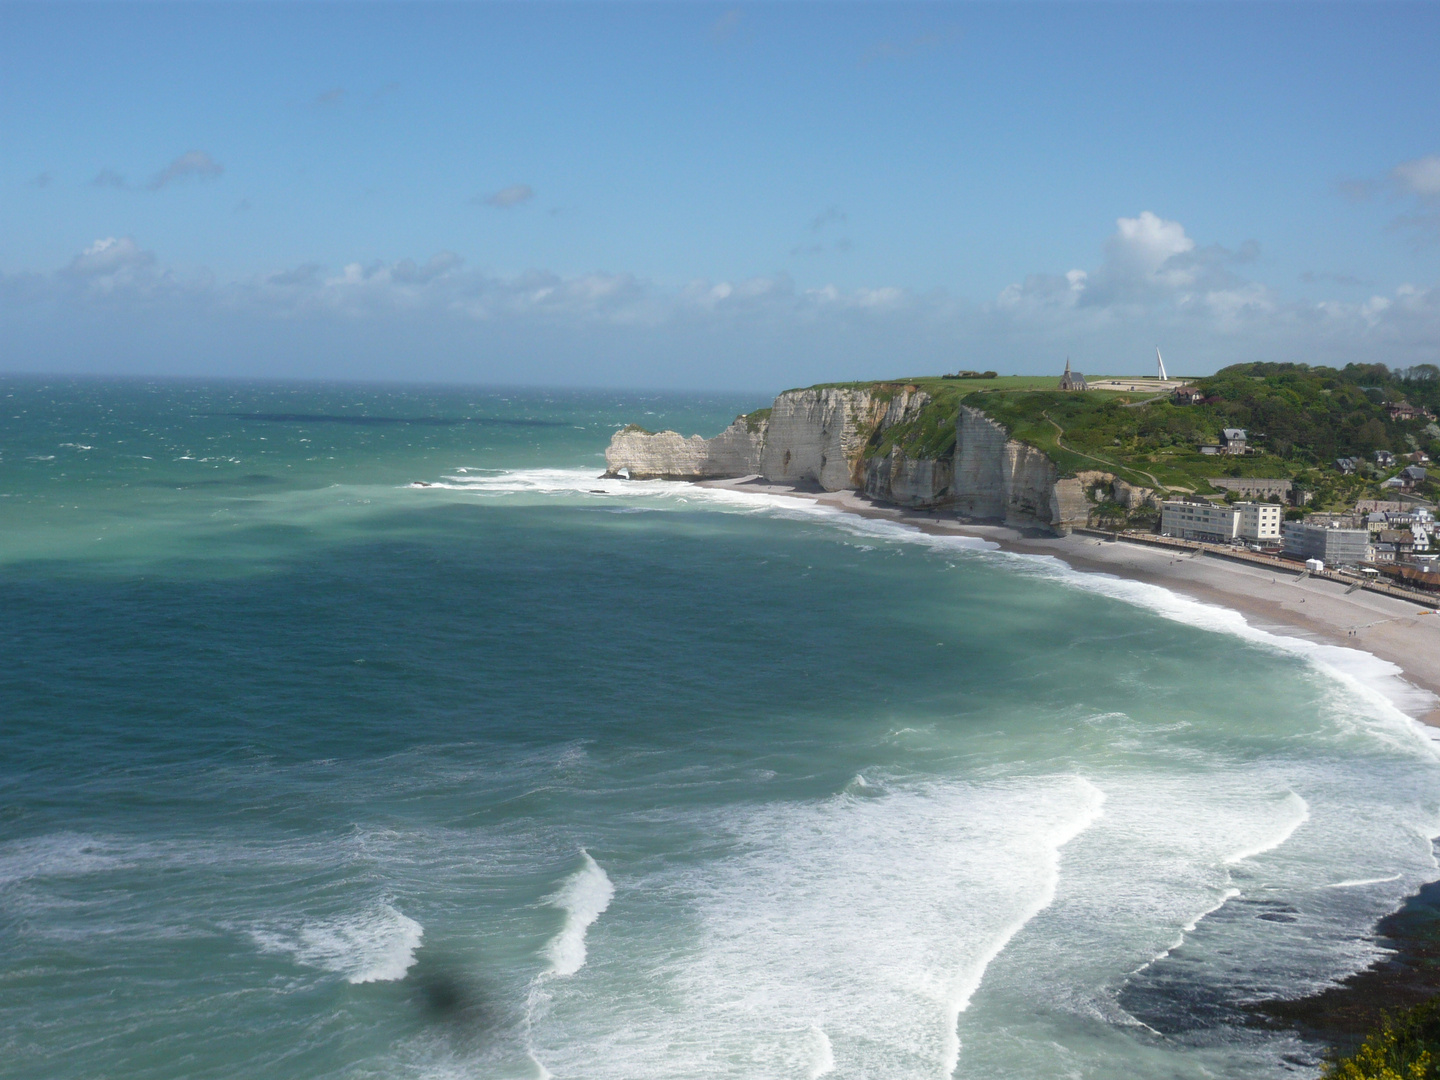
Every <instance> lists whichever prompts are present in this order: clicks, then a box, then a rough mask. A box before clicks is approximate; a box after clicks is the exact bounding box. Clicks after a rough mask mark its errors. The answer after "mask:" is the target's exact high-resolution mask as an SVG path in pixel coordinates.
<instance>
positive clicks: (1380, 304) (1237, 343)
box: [0, 214, 1440, 386]
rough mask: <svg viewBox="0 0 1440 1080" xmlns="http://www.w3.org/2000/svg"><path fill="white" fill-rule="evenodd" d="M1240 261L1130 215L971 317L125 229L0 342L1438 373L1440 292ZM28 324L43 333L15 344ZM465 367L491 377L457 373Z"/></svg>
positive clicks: (875, 299) (787, 292)
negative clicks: (246, 256)
mask: <svg viewBox="0 0 1440 1080" xmlns="http://www.w3.org/2000/svg"><path fill="white" fill-rule="evenodd" d="M1246 257H1247V255H1246V249H1245V247H1244V246H1243V245H1242V246H1241V247H1240V248H1239V249H1238V250H1237V251H1233V252H1232V251H1228V250H1227V249H1225V248H1222V247H1219V246H1218V245H1209V246H1206V245H1203V244H1202V243H1200V242H1199V241H1197V240H1196V239H1195V238H1193V237H1191V236H1190V235H1189V233H1188V232H1187V230H1186V229H1184V228H1183V226H1182V225H1181V224H1180V223H1178V222H1175V221H1167V220H1165V219H1163V218H1160V217H1158V216H1157V215H1154V214H1148V215H1147V214H1140V215H1138V216H1136V217H1133V218H1122V219H1120V220H1119V221H1118V222H1117V223H1116V226H1115V229H1114V232H1113V234H1112V235H1111V236H1110V237H1109V238H1108V240H1105V241H1104V242H1102V243H1101V244H1099V245H1097V263H1098V265H1097V266H1095V267H1094V268H1093V269H1081V268H1075V269H1071V270H1069V271H1067V272H1064V273H1037V274H1032V275H1030V276H1028V277H1026V278H1025V279H1024V280H1023V281H1022V282H1018V283H1016V284H1012V285H1010V286H1008V287H1007V288H1006V289H1004V290H1003V291H1002V292H1001V293H1000V294H999V295H998V296H997V297H996V298H995V299H994V300H993V301H991V302H989V303H980V304H976V303H971V302H968V301H966V300H964V299H963V298H959V297H956V296H953V295H951V294H947V293H945V292H943V291H934V292H929V293H921V292H915V291H912V290H907V289H903V288H899V287H897V286H893V285H887V284H884V283H883V282H882V283H876V284H873V285H865V286H859V287H841V286H840V285H838V284H835V283H833V282H832V283H828V284H819V285H816V286H814V287H802V286H800V285H797V284H796V282H795V281H793V280H792V279H791V278H790V277H788V276H787V275H785V274H783V273H779V274H772V275H756V276H752V277H746V278H732V279H724V280H714V279H704V278H700V279H696V280H693V281H691V282H689V283H688V284H686V285H683V286H681V287H679V288H670V287H665V286H662V285H659V284H657V283H655V282H652V281H647V280H645V279H644V278H640V277H637V276H636V275H634V274H627V273H608V272H594V273H587V274H578V275H572V276H562V275H559V274H555V273H552V272H549V271H544V270H530V271H526V272H523V273H520V274H515V275H511V276H497V275H492V274H487V273H485V272H483V271H480V270H475V269H471V268H469V267H467V266H466V265H465V264H464V261H463V260H462V259H461V257H460V256H459V255H458V254H456V253H454V252H450V251H440V252H437V253H435V254H433V255H431V256H429V257H428V258H426V259H424V260H420V259H408V258H407V259H399V260H397V261H393V262H391V261H386V262H381V261H375V262H369V263H362V262H351V263H348V264H345V265H343V266H340V267H333V266H332V267H330V268H328V269H327V268H326V267H324V266H322V265H321V264H319V263H316V262H308V263H301V264H299V265H296V266H292V267H289V268H277V269H276V270H275V271H272V272H268V273H264V274H257V275H254V276H251V277H246V278H242V279H238V280H231V281H228V282H217V281H215V280H214V279H213V278H212V277H211V276H210V275H208V274H207V273H203V272H195V273H190V274H188V275H182V274H179V273H177V272H176V271H174V270H171V269H168V268H166V267H164V266H163V265H160V264H159V263H158V261H157V259H156V258H155V256H154V255H153V254H152V253H150V252H148V251H145V250H143V249H142V247H141V246H140V244H139V243H138V242H137V241H136V240H135V238H133V237H130V236H123V237H105V238H103V239H100V240H97V241H96V242H95V243H93V244H91V245H90V246H88V247H87V248H86V249H85V250H84V251H82V252H80V253H79V254H78V255H76V256H75V257H74V258H73V259H72V260H71V261H70V262H69V264H68V265H66V266H65V267H64V268H63V269H61V270H58V271H52V272H49V273H38V272H30V273H25V274H15V275H10V276H8V277H0V328H3V329H5V330H6V331H7V333H6V334H4V335H0V336H8V337H9V340H10V348H11V349H12V350H14V349H19V348H21V347H22V346H23V348H25V349H27V350H31V351H34V350H36V349H40V350H42V351H43V350H45V349H48V350H51V352H52V353H53V352H55V351H56V350H59V349H61V348H62V346H63V344H64V343H65V342H67V341H70V342H72V346H71V347H72V349H73V351H74V353H75V355H90V352H87V351H86V350H87V348H90V346H92V345H93V344H94V342H93V341H92V342H90V343H89V344H76V342H79V341H80V339H79V338H78V337H76V336H75V335H79V334H82V333H83V330H82V329H79V328H83V327H85V326H87V325H88V326H93V327H101V326H103V327H106V328H107V329H106V330H105V334H107V335H108V337H99V338H97V339H96V340H102V341H106V342H117V343H119V342H124V341H127V340H133V341H134V342H136V343H137V344H135V345H134V347H133V350H132V351H133V353H134V355H135V356H136V357H138V358H139V359H137V360H136V361H135V362H136V363H137V364H148V363H152V361H150V360H147V359H145V357H148V356H151V355H154V356H157V357H158V356H160V355H161V354H162V353H163V350H164V348H166V347H172V345H173V342H174V341H175V340H177V339H176V338H175V337H174V335H175V334H176V333H178V332H179V331H177V330H176V328H179V327H190V328H192V329H191V330H190V331H187V332H190V333H192V334H193V343H192V346H191V349H192V351H193V350H194V349H200V351H201V352H205V351H206V348H205V347H203V346H207V344H208V345H209V346H213V347H215V348H217V349H218V348H221V347H222V346H223V347H225V348H230V349H232V351H233V352H234V354H235V357H236V358H235V359H234V360H233V361H232V363H233V364H234V366H235V369H236V372H237V373H241V372H255V371H256V370H257V367H256V365H257V364H259V363H261V360H257V359H252V357H263V358H264V360H263V362H264V363H266V364H270V365H272V366H271V368H270V369H269V370H270V371H271V372H272V373H284V372H287V371H288V372H291V373H302V372H303V373H313V372H314V371H315V370H316V369H314V368H310V367H306V366H305V365H307V364H310V363H311V360H310V359H309V357H310V356H312V355H315V354H316V353H315V350H320V351H321V352H323V351H325V350H326V349H329V350H331V351H332V352H333V353H335V354H336V355H337V356H340V355H341V354H343V356H345V357H354V358H356V359H355V363H357V364H358V363H360V362H361V360H360V358H365V357H369V359H368V360H365V363H366V364H368V365H369V366H368V367H367V368H365V370H366V371H367V372H368V373H369V374H373V375H376V376H377V377H395V376H402V377H403V376H405V375H413V374H419V371H417V370H416V369H412V368H409V367H404V368H393V367H387V366H386V365H392V366H393V365H394V364H397V363H400V361H397V360H396V359H395V357H396V356H397V355H398V354H397V352H396V349H397V348H398V347H399V346H400V345H402V344H404V343H407V342H412V341H419V340H422V339H423V340H424V341H425V342H426V343H427V344H426V346H425V348H424V349H423V350H418V351H417V350H416V349H415V348H408V347H407V348H402V349H400V352H401V353H404V354H405V355H407V356H411V357H418V356H420V355H421V353H423V354H424V355H425V357H427V359H424V360H415V361H413V362H414V363H423V364H426V365H431V368H429V369H427V370H431V369H433V370H435V371H440V370H444V371H445V373H446V374H447V376H454V377H461V376H464V375H465V372H466V371H470V372H471V374H470V376H467V377H496V378H499V377H502V375H503V373H504V371H506V370H510V369H505V368H504V367H503V365H504V364H505V363H507V362H514V363H521V364H523V365H529V364H531V363H537V364H542V368H536V369H535V371H536V372H537V373H538V372H540V371H541V370H542V369H543V370H550V369H545V368H543V365H546V364H551V363H552V361H551V360H549V359H545V360H543V361H542V360H538V359H536V357H539V356H544V357H551V356H553V357H555V358H565V357H569V359H568V360H564V363H566V364H569V365H570V367H569V368H567V369H565V370H567V371H569V372H571V373H572V374H568V375H556V376H555V378H556V379H557V380H558V381H567V380H569V381H575V380H580V381H584V382H585V383H587V384H589V385H604V384H606V383H610V384H612V385H615V384H617V383H620V382H622V381H623V383H626V384H629V385H647V384H648V385H691V386H703V385H709V386H721V385H731V386H735V385H749V386H763V385H767V384H773V385H778V384H782V383H783V384H787V385H794V384H799V383H802V382H804V381H806V380H811V381H813V380H816V379H827V378H832V379H833V378H860V377H866V376H877V377H879V376H887V375H888V376H893V375H895V374H897V373H905V372H909V373H914V372H921V371H925V370H940V369H942V368H944V367H946V366H950V367H953V366H954V363H955V362H956V361H955V357H956V356H957V355H959V356H963V357H965V358H966V360H965V363H966V365H967V366H972V367H975V366H978V367H981V368H995V369H996V370H1001V371H1006V370H1009V371H1030V372H1033V371H1037V370H1038V371H1045V370H1049V369H1050V368H1052V367H1053V368H1055V369H1056V370H1058V368H1059V366H1060V365H1062V364H1063V361H1064V357H1065V355H1066V354H1067V353H1068V354H1069V355H1071V356H1073V357H1075V359H1076V364H1077V366H1078V367H1080V368H1081V369H1082V370H1086V371H1105V370H1108V371H1115V372H1123V371H1133V370H1140V369H1141V363H1142V361H1144V360H1145V359H1146V358H1147V357H1149V356H1150V355H1152V353H1151V350H1152V349H1153V343H1154V342H1155V341H1157V340H1159V341H1163V342H1169V343H1172V344H1170V345H1167V347H1166V358H1167V360H1169V359H1170V358H1171V356H1172V353H1173V354H1174V356H1175V360H1176V362H1177V364H1181V365H1182V370H1187V373H1188V372H1200V371H1204V370H1210V369H1213V368H1214V367H1217V366H1220V365H1222V364H1226V363H1233V362H1237V361H1240V360H1263V359H1270V360H1299V361H1306V362H1311V363H1338V364H1343V363H1346V362H1348V361H1350V360H1354V359H1365V360H1370V361H1380V362H1384V363H1387V364H1390V365H1391V366H1410V365H1411V364H1414V363H1418V362H1426V361H1433V360H1434V342H1435V341H1436V340H1440V287H1427V286H1425V285H1422V284H1411V285H1406V286H1402V287H1401V288H1399V289H1396V290H1393V291H1389V292H1386V291H1383V290H1379V291H1374V295H1373V296H1371V297H1370V298H1369V299H1366V300H1363V301H1341V300H1333V299H1322V300H1320V301H1319V302H1315V301H1312V300H1298V299H1297V300H1289V299H1285V298H1284V297H1282V296H1281V295H1280V294H1279V293H1278V292H1277V291H1276V290H1275V289H1273V288H1271V287H1270V286H1269V285H1267V284H1265V283H1264V282H1260V281H1254V280H1243V279H1241V278H1239V277H1238V276H1236V274H1235V271H1234V268H1235V267H1237V266H1239V265H1242V263H1243V260H1244V258H1246ZM1243 265H1244V266H1245V267H1246V268H1247V270H1248V269H1249V268H1250V267H1252V266H1253V265H1255V264H1243ZM24 327H28V328H30V329H31V330H32V331H33V333H32V335H31V337H29V338H24V339H23V340H22V338H21V337H20V336H19V328H24ZM12 331H13V332H12ZM95 333H96V334H97V335H98V334H99V333H100V331H99V330H96V331H95ZM221 338H223V339H224V340H223V341H221V340H220V339H221ZM157 342H158V343H159V344H156V343H157ZM167 342H170V343H172V345H167V344H166V343H167ZM245 342H250V343H251V345H250V348H249V351H248V352H247V351H245V349H243V348H242V345H243V344H244V343H245ZM147 343H148V344H147ZM307 343H308V344H307ZM387 343H388V344H387ZM342 344H343V346H344V347H343V349H342V348H341V345H342ZM118 347H119V346H118V345H117V348H118ZM173 347H174V348H177V349H178V346H173ZM157 349H158V350H160V351H159V352H156V351H155V350H157ZM306 349H308V350H310V351H308V352H307V351H305V350H306ZM292 354H293V355H292ZM36 355H41V353H36ZM177 355H178V353H177ZM285 357H289V359H288V360H285V362H284V364H282V363H281V360H282V358H285ZM447 357H449V359H448V360H447V359H446V358H447ZM477 357H478V358H484V359H483V363H486V364H490V365H492V366H493V365H495V364H500V365H502V367H501V369H500V371H501V374H499V375H494V376H484V375H483V373H476V372H475V371H474V370H473V368H466V367H464V365H465V364H467V363H470V364H474V363H481V362H482V361H481V360H477V359H475V358H477ZM507 357H508V358H510V359H509V361H507V360H506V358H507ZM601 357H607V358H608V359H606V360H604V362H603V363H602V362H601V359H600V358H601ZM587 358H588V359H587ZM335 362H336V363H340V361H339V360H336V361H335ZM345 362H347V363H348V362H349V361H348V360H346V361H345ZM406 363H410V361H407V362H406ZM553 363H554V364H555V365H561V364H562V360H561V359H555V360H554V361H553ZM446 364H448V365H449V366H448V368H444V367H443V365H446ZM247 365H248V366H247ZM647 365H648V366H647ZM152 370H153V368H152ZM329 370H330V373H332V374H343V373H344V372H345V371H347V370H353V371H358V370H360V369H359V368H343V367H342V368H334V367H332V368H331V369H329ZM523 370H527V371H528V370H531V369H530V368H529V367H524V368H523ZM554 370H559V368H555V369H554ZM682 372H683V373H684V374H683V376H682V374H680V373H682ZM746 373H748V374H746ZM767 373H768V374H767ZM504 377H507V378H513V377H515V376H514V375H509V376H504ZM534 377H535V378H537V379H538V378H540V375H539V374H536V375H535V376H534Z"/></svg>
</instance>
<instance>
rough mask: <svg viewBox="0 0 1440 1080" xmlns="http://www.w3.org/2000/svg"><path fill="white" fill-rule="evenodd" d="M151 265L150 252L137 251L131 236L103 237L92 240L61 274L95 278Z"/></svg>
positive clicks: (152, 254) (152, 258)
mask: <svg viewBox="0 0 1440 1080" xmlns="http://www.w3.org/2000/svg"><path fill="white" fill-rule="evenodd" d="M154 261H155V255H154V253H153V252H149V251H141V250H140V245H138V244H137V243H135V238H134V237H132V236H121V237H119V238H116V237H114V236H107V237H106V238H105V239H103V240H96V241H95V242H94V243H93V244H91V245H90V246H89V247H87V248H86V249H85V250H84V251H82V252H81V253H80V254H79V255H76V256H75V258H74V259H72V260H71V261H70V265H69V266H67V267H66V268H65V270H64V273H65V275H66V276H68V277H72V278H96V277H107V276H111V275H114V274H119V273H121V272H123V271H127V270H130V271H133V270H135V269H138V268H140V267H145V266H149V265H151V264H152V263H154Z"/></svg>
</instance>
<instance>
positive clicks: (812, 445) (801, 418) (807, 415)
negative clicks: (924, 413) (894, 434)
mask: <svg viewBox="0 0 1440 1080" xmlns="http://www.w3.org/2000/svg"><path fill="white" fill-rule="evenodd" d="M929 401H930V395H929V394H925V393H921V392H920V391H918V390H913V389H903V390H901V391H899V392H898V393H896V394H894V395H893V396H892V397H890V399H889V400H888V401H887V400H885V399H884V398H882V397H881V396H880V395H878V394H876V393H875V392H873V391H872V390H868V389H866V390H854V389H837V388H828V389H820V390H788V391H786V392H785V393H783V394H781V395H780V396H779V397H777V398H776V399H775V404H774V406H773V407H772V408H771V410H770V423H769V426H768V428H767V430H766V433H765V450H764V453H763V455H762V456H761V465H760V470H759V471H760V473H761V474H762V475H763V476H764V477H765V478H766V479H768V480H774V481H777V482H779V483H789V484H794V483H805V482H810V483H816V484H819V485H820V486H821V487H822V488H824V489H825V490H826V491H843V490H845V489H846V488H858V487H861V486H863V485H864V483H865V462H864V460H863V458H862V454H861V452H862V451H863V450H864V449H865V444H866V443H867V442H869V441H870V437H871V436H872V435H874V434H875V432H876V431H883V430H884V429H885V428H887V427H890V426H892V425H894V424H898V423H902V422H904V421H906V420H909V419H911V418H913V416H914V415H915V414H916V413H918V412H919V411H920V410H921V409H922V408H924V406H925V405H927V404H928V403H929Z"/></svg>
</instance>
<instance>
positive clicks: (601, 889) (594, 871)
mask: <svg viewBox="0 0 1440 1080" xmlns="http://www.w3.org/2000/svg"><path fill="white" fill-rule="evenodd" d="M580 858H581V860H582V862H581V865H580V868H579V869H578V870H576V871H575V872H574V873H573V874H571V875H570V876H569V877H568V878H566V879H565V883H564V884H563V885H561V886H560V888H558V889H556V890H555V891H554V892H553V893H551V894H550V895H549V896H547V897H545V899H544V901H542V902H543V903H545V904H546V905H548V906H550V907H553V908H559V909H560V910H561V911H563V912H565V922H564V923H563V924H562V925H561V927H560V931H559V933H557V934H556V935H555V936H554V937H553V938H551V939H550V941H549V943H548V944H546V946H545V953H544V955H545V958H546V959H547V960H549V961H550V966H549V967H548V968H546V969H545V970H544V971H542V972H540V973H539V974H538V975H536V976H535V977H534V978H533V979H531V980H530V989H529V992H528V993H527V994H526V1001H525V1043H526V1047H525V1049H526V1053H527V1054H528V1056H529V1058H530V1060H531V1061H532V1062H533V1063H534V1065H535V1068H536V1076H537V1080H550V1076H551V1073H550V1070H549V1069H547V1068H545V1065H544V1063H543V1062H541V1060H540V1059H539V1058H538V1057H537V1056H536V1054H535V1045H534V1043H533V1042H532V1041H531V1038H530V1034H531V1031H532V1029H533V1027H534V1022H535V1018H536V1015H537V1012H538V1010H540V1009H541V1008H542V1007H543V1006H544V1005H545V1004H546V1003H547V1002H548V1000H549V995H548V994H546V993H545V989H544V986H545V984H546V983H547V982H549V981H550V980H551V979H567V978H569V977H570V976H571V975H574V974H575V973H576V972H577V971H579V970H580V969H581V968H582V967H584V966H585V957H586V951H585V933H586V931H588V930H589V929H590V927H591V926H592V925H593V924H594V922H595V920H596V919H598V918H600V916H601V915H603V914H604V913H605V909H606V908H608V907H609V906H610V901H611V900H613V899H614V898H615V886H614V884H613V883H612V882H611V881H610V877H609V875H608V874H606V873H605V871H604V869H603V868H602V867H601V866H600V864H599V863H597V862H596V861H595V860H594V859H593V858H592V857H591V856H590V852H588V851H586V850H585V849H584V848H581V849H580Z"/></svg>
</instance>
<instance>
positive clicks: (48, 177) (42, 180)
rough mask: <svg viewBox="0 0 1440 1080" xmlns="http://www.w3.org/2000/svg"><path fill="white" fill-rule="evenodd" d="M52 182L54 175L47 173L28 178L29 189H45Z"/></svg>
mask: <svg viewBox="0 0 1440 1080" xmlns="http://www.w3.org/2000/svg"><path fill="white" fill-rule="evenodd" d="M54 182H55V174H54V173H52V172H49V171H46V172H42V173H41V174H40V175H39V176H32V177H31V178H30V186H31V187H37V188H47V187H49V186H50V185H51V184H53V183H54Z"/></svg>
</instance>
